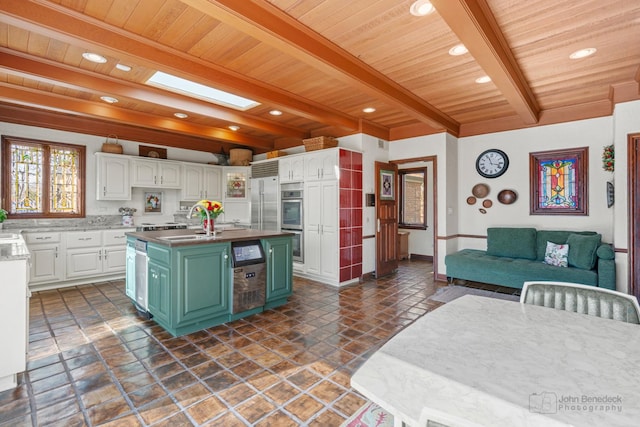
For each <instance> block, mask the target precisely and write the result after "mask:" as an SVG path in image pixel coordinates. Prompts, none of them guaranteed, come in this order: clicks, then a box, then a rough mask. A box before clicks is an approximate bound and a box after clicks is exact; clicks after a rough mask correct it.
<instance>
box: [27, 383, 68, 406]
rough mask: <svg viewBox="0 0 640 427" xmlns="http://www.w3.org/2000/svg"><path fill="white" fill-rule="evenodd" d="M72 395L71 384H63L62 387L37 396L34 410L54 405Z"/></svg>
mask: <svg viewBox="0 0 640 427" xmlns="http://www.w3.org/2000/svg"><path fill="white" fill-rule="evenodd" d="M73 394H74V392H73V389H72V388H71V384H65V385H63V386H62V387H58V388H54V389H53V390H49V391H45V392H44V393H40V394H37V395H36V396H35V401H36V408H37V409H38V410H40V409H43V408H46V407H47V406H50V405H53V404H54V403H58V402H60V401H63V400H67V399H69V397H70V396H72V395H73Z"/></svg>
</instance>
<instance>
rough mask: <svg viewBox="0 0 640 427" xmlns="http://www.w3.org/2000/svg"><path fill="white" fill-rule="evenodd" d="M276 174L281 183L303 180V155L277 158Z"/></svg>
mask: <svg viewBox="0 0 640 427" xmlns="http://www.w3.org/2000/svg"><path fill="white" fill-rule="evenodd" d="M278 176H279V178H280V182H281V183H283V182H302V181H304V156H291V157H289V158H287V157H282V158H280V159H278Z"/></svg>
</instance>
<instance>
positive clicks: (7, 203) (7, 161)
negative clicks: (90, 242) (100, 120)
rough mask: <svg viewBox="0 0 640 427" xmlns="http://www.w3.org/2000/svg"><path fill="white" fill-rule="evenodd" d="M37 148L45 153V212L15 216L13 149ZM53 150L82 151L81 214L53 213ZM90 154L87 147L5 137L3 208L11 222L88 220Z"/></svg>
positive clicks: (43, 191)
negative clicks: (87, 162) (20, 220)
mask: <svg viewBox="0 0 640 427" xmlns="http://www.w3.org/2000/svg"><path fill="white" fill-rule="evenodd" d="M13 144H23V145H37V146H40V147H42V148H43V149H44V151H45V153H44V164H43V174H42V176H43V181H44V182H46V185H43V189H42V199H43V212H40V213H20V214H16V213H12V212H11V209H10V207H11V197H12V194H11V170H12V167H11V145H13ZM52 148H66V149H73V150H77V151H78V196H77V197H78V200H77V203H78V212H77V213H55V212H54V213H52V212H50V211H49V209H50V205H51V199H50V194H49V191H50V183H51V162H50V152H51V149H52ZM86 151H87V148H86V146H84V145H76V144H67V143H63V142H54V141H42V140H37V139H31V138H21V137H16V136H7V135H3V136H2V206H4V207H5V209H6V210H7V211H8V212H9V214H8V219H40V218H84V217H85V204H86V197H85V196H86V188H85V187H86V157H87V155H86Z"/></svg>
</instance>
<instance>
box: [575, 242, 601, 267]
mask: <svg viewBox="0 0 640 427" xmlns="http://www.w3.org/2000/svg"><path fill="white" fill-rule="evenodd" d="M601 238H602V236H600V235H599V234H594V235H592V236H585V235H582V234H570V235H569V237H568V238H567V244H568V245H569V246H571V251H569V265H570V266H571V267H576V268H582V269H583V270H592V269H593V267H595V265H596V260H597V259H598V257H597V255H596V253H597V251H598V246H600V239H601Z"/></svg>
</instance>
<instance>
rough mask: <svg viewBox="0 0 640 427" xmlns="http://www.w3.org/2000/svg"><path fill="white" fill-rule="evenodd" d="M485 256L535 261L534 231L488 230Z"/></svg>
mask: <svg viewBox="0 0 640 427" xmlns="http://www.w3.org/2000/svg"><path fill="white" fill-rule="evenodd" d="M487 255H493V256H501V257H509V258H524V259H536V256H537V254H536V229H535V228H510V227H491V228H488V229H487Z"/></svg>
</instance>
